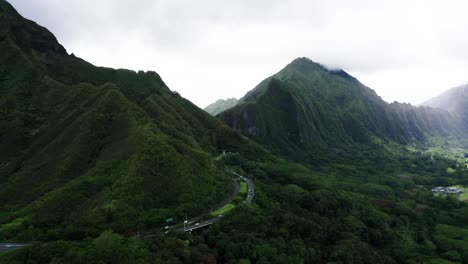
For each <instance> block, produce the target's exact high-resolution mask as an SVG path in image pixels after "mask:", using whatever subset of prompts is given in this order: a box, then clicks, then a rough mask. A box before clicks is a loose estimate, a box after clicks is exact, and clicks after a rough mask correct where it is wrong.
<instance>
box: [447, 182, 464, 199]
mask: <svg viewBox="0 0 468 264" xmlns="http://www.w3.org/2000/svg"><path fill="white" fill-rule="evenodd" d="M450 187H455V188H458V189H460V190H462V191H463V193H461V194H459V195H458V200H460V201H468V188H467V187H465V186H461V185H454V186H450Z"/></svg>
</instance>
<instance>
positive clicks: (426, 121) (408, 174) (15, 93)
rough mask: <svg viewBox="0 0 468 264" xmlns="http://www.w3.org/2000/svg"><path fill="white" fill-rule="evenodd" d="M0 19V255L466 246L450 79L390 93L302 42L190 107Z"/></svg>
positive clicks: (154, 78)
mask: <svg viewBox="0 0 468 264" xmlns="http://www.w3.org/2000/svg"><path fill="white" fill-rule="evenodd" d="M0 25H1V26H0V50H1V53H0V95H1V96H0V238H1V239H2V243H1V244H0V263H9V264H16V263H18V264H19V263H174V264H176V263H184V264H185V263H187V264H188V263H229V264H234V263H242V264H253V263H255V264H257V263H258V264H266V263H278V264H283V263H303V264H308V263H372V264H374V263H468V250H467V249H468V236H467V234H468V203H466V188H465V187H463V186H468V168H467V167H466V164H465V163H466V162H467V153H468V141H467V140H466V138H467V135H468V126H467V123H466V118H467V116H466V113H467V112H466V111H465V109H468V108H466V107H467V106H468V103H467V102H468V101H466V100H465V99H466V98H467V97H466V96H468V95H467V94H466V93H467V91H468V90H467V89H466V88H465V87H464V86H462V87H458V88H454V89H452V90H449V91H448V92H446V93H444V94H442V95H441V96H440V97H437V98H434V99H432V100H430V101H428V102H426V103H424V104H423V105H422V106H413V105H411V104H407V103H399V102H393V103H388V102H386V101H384V100H383V99H382V98H381V97H380V96H379V95H378V94H377V93H376V92H375V91H374V90H372V89H371V88H370V87H367V86H366V85H364V84H363V83H361V81H359V80H358V79H357V78H355V77H353V76H351V75H350V74H349V73H347V72H346V71H344V70H342V69H335V68H333V69H331V68H329V67H325V66H323V65H322V64H320V63H318V62H315V61H313V60H311V59H309V58H306V57H300V58H296V59H294V60H292V61H291V62H290V63H289V64H288V65H286V66H285V67H284V68H282V69H281V70H280V71H279V72H277V73H275V74H273V75H271V76H269V77H266V78H265V76H258V78H259V79H258V80H259V81H260V82H259V83H258V85H257V86H255V87H254V88H253V89H252V90H250V91H249V92H247V93H246V94H245V95H244V96H243V97H242V98H240V99H235V98H231V99H228V100H218V101H216V102H215V103H214V104H212V105H210V107H208V108H207V109H206V111H204V110H202V109H200V108H199V107H198V106H196V105H194V104H193V103H192V102H190V101H189V100H187V99H185V98H184V97H183V95H181V94H179V93H178V92H176V91H174V90H171V89H170V87H169V86H168V85H167V84H166V83H165V81H164V76H160V75H159V74H158V73H156V72H154V71H133V70H127V69H113V68H107V67H99V66H95V65H93V64H91V63H89V62H87V61H85V60H84V59H82V58H79V57H77V56H76V55H75V54H69V53H68V51H67V50H66V49H65V47H63V46H62V44H60V42H59V41H58V40H57V39H56V37H55V36H54V35H53V34H52V32H50V31H49V30H48V29H47V28H45V27H43V26H40V25H38V24H37V23H36V22H34V21H31V20H28V19H27V18H24V17H23V16H22V15H21V14H19V13H18V12H17V11H16V10H15V8H14V7H13V6H12V5H11V4H10V3H8V2H7V1H5V0H0ZM116 41H117V40H116ZM180 74H181V76H180V78H186V77H185V76H184V72H181V73H180ZM243 77H244V76H236V78H243ZM262 79H263V80H262ZM194 89H195V88H194ZM438 186H442V187H457V186H458V187H457V188H460V189H462V190H463V193H462V194H460V195H458V196H456V195H452V194H451V193H449V194H445V193H437V192H439V191H434V192H433V191H432V189H434V188H436V187H438ZM450 190H452V189H450ZM8 241H15V242H18V243H7V242H8ZM13 249H15V250H13Z"/></svg>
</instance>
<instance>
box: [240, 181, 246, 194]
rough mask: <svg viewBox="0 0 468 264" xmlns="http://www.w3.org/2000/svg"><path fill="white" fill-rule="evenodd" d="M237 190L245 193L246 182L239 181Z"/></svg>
mask: <svg viewBox="0 0 468 264" xmlns="http://www.w3.org/2000/svg"><path fill="white" fill-rule="evenodd" d="M239 192H240V193H247V183H246V182H241V183H240V187H239Z"/></svg>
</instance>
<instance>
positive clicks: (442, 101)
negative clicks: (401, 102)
mask: <svg viewBox="0 0 468 264" xmlns="http://www.w3.org/2000/svg"><path fill="white" fill-rule="evenodd" d="M422 105H426V106H430V107H434V108H440V109H444V110H447V111H449V112H450V113H451V114H453V115H455V116H457V117H458V118H460V119H462V120H463V122H464V124H465V126H466V127H468V85H466V84H465V85H462V86H459V87H455V88H452V89H450V90H447V91H445V92H443V93H442V94H440V95H439V96H436V97H434V98H432V99H430V100H428V101H426V102H424V103H422Z"/></svg>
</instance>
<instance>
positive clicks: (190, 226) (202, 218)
mask: <svg viewBox="0 0 468 264" xmlns="http://www.w3.org/2000/svg"><path fill="white" fill-rule="evenodd" d="M226 172H227V173H230V174H232V175H234V176H235V177H236V178H237V179H240V180H244V181H245V182H246V183H247V197H246V198H245V201H244V202H245V203H247V204H251V203H252V200H253V198H254V196H255V186H254V183H253V181H252V180H251V179H249V178H247V177H245V176H242V175H240V174H238V173H236V172H234V171H233V170H229V169H226ZM234 181H235V183H234V190H233V192H232V194H231V195H230V196H229V197H228V198H227V199H226V200H224V201H223V202H221V203H220V204H218V205H217V206H215V207H213V208H212V209H211V210H209V211H206V212H204V213H202V214H200V215H198V216H196V217H193V218H191V219H189V220H186V221H185V226H184V223H179V224H176V225H173V226H172V227H167V228H165V229H163V230H161V232H159V233H154V234H147V235H142V236H140V237H142V238H149V237H156V236H164V235H166V234H169V233H171V232H176V233H182V232H192V231H193V230H196V229H199V228H203V227H206V226H210V225H212V224H214V223H216V222H218V221H221V220H222V219H223V217H224V215H219V216H217V217H212V216H211V212H215V211H216V210H218V209H220V208H222V207H224V206H225V205H227V204H228V203H230V202H231V201H232V200H233V199H234V198H235V197H236V196H237V195H238V193H239V183H238V182H237V180H236V179H234ZM208 217H209V218H208ZM206 218H208V219H206ZM180 226H182V227H180ZM174 227H176V228H174Z"/></svg>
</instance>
